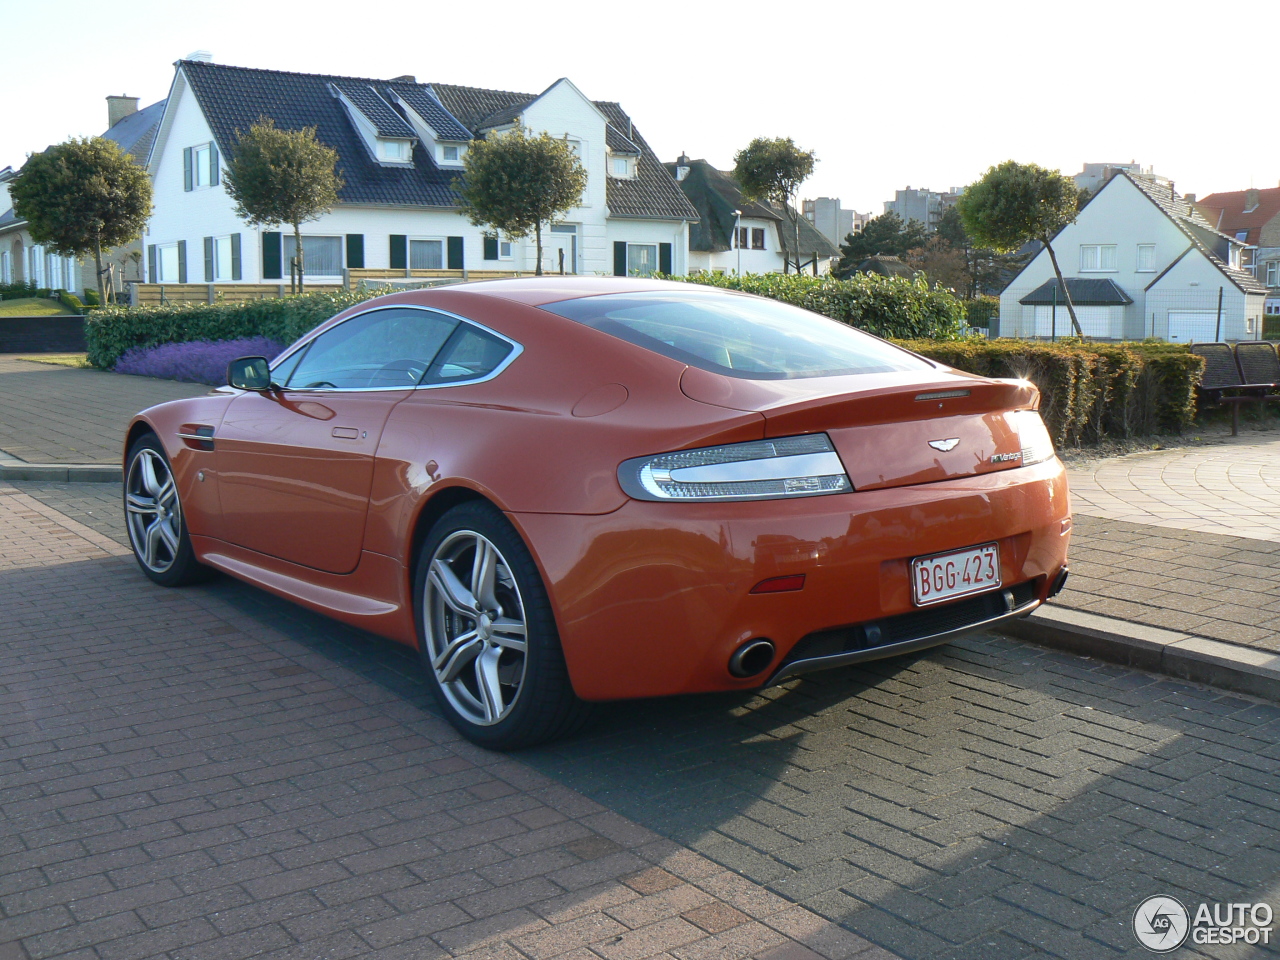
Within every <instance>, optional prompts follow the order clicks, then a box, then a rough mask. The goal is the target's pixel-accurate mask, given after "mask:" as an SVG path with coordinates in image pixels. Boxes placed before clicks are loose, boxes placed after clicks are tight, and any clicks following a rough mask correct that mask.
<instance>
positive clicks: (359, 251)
mask: <svg viewBox="0 0 1280 960" xmlns="http://www.w3.org/2000/svg"><path fill="white" fill-rule="evenodd" d="M363 266H364V234H363V233H348V234H347V269H349V270H350V269H356V270H359V269H360V268H361V267H363Z"/></svg>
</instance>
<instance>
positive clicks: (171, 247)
mask: <svg viewBox="0 0 1280 960" xmlns="http://www.w3.org/2000/svg"><path fill="white" fill-rule="evenodd" d="M165 254H170V255H171V256H172V259H173V276H172V277H170V276H168V273H169V271H167V270H166V269H165ZM180 269H181V268H180V267H179V265H178V242H177V241H176V240H175V241H174V242H173V243H158V244H156V274H157V276H156V283H177V282H178V279H179V273H178V271H179V270H180Z"/></svg>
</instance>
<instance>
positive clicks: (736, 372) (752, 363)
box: [542, 288, 929, 380]
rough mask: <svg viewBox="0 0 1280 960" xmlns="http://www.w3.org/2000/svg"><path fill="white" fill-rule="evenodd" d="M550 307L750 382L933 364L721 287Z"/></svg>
mask: <svg viewBox="0 0 1280 960" xmlns="http://www.w3.org/2000/svg"><path fill="white" fill-rule="evenodd" d="M542 309H543V310H547V311H549V312H551V313H555V314H558V315H559V316H562V317H567V318H568V319H570V320H576V321H578V322H579V323H584V324H586V325H587V326H589V327H594V328H595V329H597V330H602V331H604V332H605V333H609V334H612V335H613V336H615V337H618V338H619V339H621V340H626V341H627V342H628V343H634V344H636V345H637V346H641V347H645V348H646V349H648V350H652V351H654V352H655V353H660V354H662V355H663V356H664V357H670V358H671V359H673V360H678V361H680V362H681V363H687V364H689V365H690V366H692V367H700V368H701V369H703V370H710V371H711V372H712V373H719V374H723V375H725V376H729V377H741V378H743V379H746V380H794V379H799V378H802V377H836V376H845V375H848V374H856V373H891V372H894V371H902V370H921V369H928V368H929V365H928V364H927V363H926V362H925V361H923V360H921V359H919V358H918V357H916V356H914V355H912V354H910V353H907V352H906V351H905V350H900V349H898V348H897V347H895V346H893V345H892V344H889V343H885V342H884V341H883V340H879V339H877V338H876V337H872V336H869V335H868V334H865V333H862V332H861V331H859V330H855V329H853V328H852V327H850V326H847V325H846V324H843V323H839V322H837V321H835V320H830V319H828V318H826V317H823V316H819V315H818V314H816V313H810V312H809V311H808V310H801V309H800V308H799V307H792V306H789V305H787V304H785V303H779V302H777V301H776V300H765V299H763V298H760V297H752V296H744V295H742V294H733V293H724V292H721V291H718V290H698V289H696V288H694V289H690V290H689V291H688V292H685V291H683V290H682V291H680V292H678V293H672V292H668V291H665V290H663V291H648V292H643V293H629V294H622V295H615V296H603V297H583V298H581V299H578V300H564V301H561V302H559V303H551V304H547V305H545V306H543V307H542Z"/></svg>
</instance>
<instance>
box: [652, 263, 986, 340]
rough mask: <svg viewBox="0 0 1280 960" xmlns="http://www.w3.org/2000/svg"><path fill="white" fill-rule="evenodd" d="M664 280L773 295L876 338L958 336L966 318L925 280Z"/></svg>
mask: <svg viewBox="0 0 1280 960" xmlns="http://www.w3.org/2000/svg"><path fill="white" fill-rule="evenodd" d="M668 279H671V280H684V281H687V282H689V283H700V284H704V285H706V286H709V287H721V288H724V289H726V290H742V291H744V292H745V293H755V294H759V295H760V296H764V297H771V298H772V299H774V300H781V301H783V302H784V303H790V304H794V305H795V306H797V307H803V308H804V309H806V310H812V311H813V312H814V313H821V314H824V315H825V316H828V317H831V318H832V319H833V320H839V321H841V322H843V323H847V324H849V325H850V326H854V327H857V328H858V329H860V330H866V331H867V332H869V333H874V334H876V335H877V336H880V337H896V338H899V339H903V340H907V339H921V340H952V339H958V338H960V336H961V335H962V333H963V330H964V327H965V322H966V316H965V306H964V302H963V301H962V300H960V299H958V298H957V297H956V296H955V294H953V293H952V292H951V291H949V290H944V289H942V288H941V287H930V286H929V284H928V283H927V282H926V281H924V280H915V281H912V280H905V279H903V278H902V277H881V276H876V275H874V274H865V273H860V274H855V275H854V276H853V277H851V278H850V279H848V280H837V279H835V278H834V277H829V276H827V277H811V276H806V275H804V274H795V273H792V274H781V273H763V274H760V273H748V274H743V275H742V276H738V275H736V274H728V273H699V274H695V275H694V276H691V277H669V278H668Z"/></svg>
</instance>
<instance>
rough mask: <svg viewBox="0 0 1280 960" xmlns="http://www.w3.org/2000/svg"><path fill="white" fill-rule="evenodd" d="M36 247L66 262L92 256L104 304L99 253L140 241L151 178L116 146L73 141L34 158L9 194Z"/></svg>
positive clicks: (97, 139)
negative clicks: (43, 247) (40, 247)
mask: <svg viewBox="0 0 1280 960" xmlns="http://www.w3.org/2000/svg"><path fill="white" fill-rule="evenodd" d="M9 196H10V199H11V200H12V201H13V210H14V213H15V214H16V215H17V216H19V217H21V218H22V219H23V220H25V221H27V230H28V231H29V232H30V233H31V239H32V240H33V241H35V242H36V243H42V244H45V245H46V246H48V247H49V248H50V249H51V250H53V251H54V252H55V253H57V254H59V255H61V256H64V257H76V258H77V259H79V258H81V257H85V256H88V255H89V254H92V255H93V263H94V271H95V276H96V278H97V284H96V286H97V290H98V296H99V298H100V299H101V302H102V303H106V302H107V284H106V270H104V269H103V266H102V255H103V253H106V252H109V251H110V250H111V249H112V248H113V247H119V246H122V245H124V244H126V243H130V242H131V241H133V240H136V239H138V237H139V236H141V234H142V228H143V227H145V226H146V223H147V218H148V217H150V216H151V178H150V177H148V176H147V172H146V171H145V170H143V169H142V167H140V166H138V164H136V163H135V162H134V161H133V159H132V158H131V157H130V156H129V155H128V154H127V153H125V152H124V151H122V150H121V149H120V147H119V145H117V144H116V143H115V142H114V141H111V140H107V139H105V138H103V137H86V138H82V139H71V140H68V141H67V142H66V143H60V144H57V145H56V146H52V147H50V148H49V149H47V150H45V151H44V152H43V153H33V154H32V155H31V156H30V157H28V158H27V162H26V163H25V164H23V165H22V169H21V170H20V171H19V174H18V178H17V179H16V180H15V181H13V183H12V185H11V186H10V188H9Z"/></svg>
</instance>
